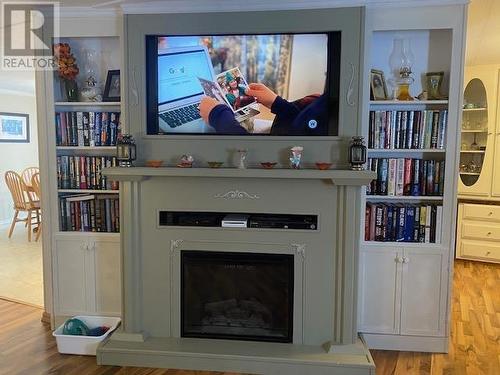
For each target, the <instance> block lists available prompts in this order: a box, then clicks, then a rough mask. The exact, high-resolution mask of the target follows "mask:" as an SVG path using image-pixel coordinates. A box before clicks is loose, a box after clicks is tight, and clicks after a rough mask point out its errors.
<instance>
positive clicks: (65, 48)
mask: <svg viewBox="0 0 500 375" xmlns="http://www.w3.org/2000/svg"><path fill="white" fill-rule="evenodd" d="M54 57H55V59H56V63H57V66H58V68H59V69H58V73H59V77H61V78H63V79H66V80H68V81H73V80H74V79H75V78H76V76H77V75H78V73H79V72H80V70H79V69H78V65H76V58H75V56H73V54H72V53H71V47H70V46H69V44H68V43H57V44H55V45H54Z"/></svg>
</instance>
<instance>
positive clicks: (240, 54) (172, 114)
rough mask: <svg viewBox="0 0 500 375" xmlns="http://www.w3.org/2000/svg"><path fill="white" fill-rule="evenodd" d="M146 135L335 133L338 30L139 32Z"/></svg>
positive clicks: (290, 134) (337, 82) (336, 119)
mask: <svg viewBox="0 0 500 375" xmlns="http://www.w3.org/2000/svg"><path fill="white" fill-rule="evenodd" d="M146 65H147V81H146V82H147V111H148V112H147V128H148V129H147V130H148V134H167V135H168V134H215V135H217V134H219V135H282V136H286V135H289V136H294V135H295V136H322V135H336V132H337V127H338V89H339V73H340V32H330V33H310V34H271V35H211V36H210V35H202V36H158V35H154V36H147V37H146Z"/></svg>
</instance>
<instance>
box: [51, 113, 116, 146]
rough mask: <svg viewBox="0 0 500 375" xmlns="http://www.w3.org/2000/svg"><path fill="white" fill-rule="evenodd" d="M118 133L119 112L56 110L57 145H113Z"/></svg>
mask: <svg viewBox="0 0 500 375" xmlns="http://www.w3.org/2000/svg"><path fill="white" fill-rule="evenodd" d="M119 133H120V113H119V112H57V113H56V145H57V146H90V147H94V146H114V145H116V140H117V138H118V135H119Z"/></svg>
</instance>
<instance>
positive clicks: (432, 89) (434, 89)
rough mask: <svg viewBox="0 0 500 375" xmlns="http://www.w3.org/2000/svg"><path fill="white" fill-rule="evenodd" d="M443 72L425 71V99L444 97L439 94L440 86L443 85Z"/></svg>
mask: <svg viewBox="0 0 500 375" xmlns="http://www.w3.org/2000/svg"><path fill="white" fill-rule="evenodd" d="M443 79H444V72H428V73H425V89H426V91H427V99H429V100H439V99H444V97H443V95H442V94H441V86H442V85H443Z"/></svg>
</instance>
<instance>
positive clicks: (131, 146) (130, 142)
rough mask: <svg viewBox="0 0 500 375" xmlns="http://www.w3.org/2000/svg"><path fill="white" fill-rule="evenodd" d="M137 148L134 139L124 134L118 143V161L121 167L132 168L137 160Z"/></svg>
mask: <svg viewBox="0 0 500 375" xmlns="http://www.w3.org/2000/svg"><path fill="white" fill-rule="evenodd" d="M136 157H137V155H136V146H135V140H134V137H132V135H130V134H122V135H121V137H118V139H117V141H116V159H117V160H118V165H119V166H120V167H132V166H133V165H132V162H133V161H134V160H135V159H136Z"/></svg>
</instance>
